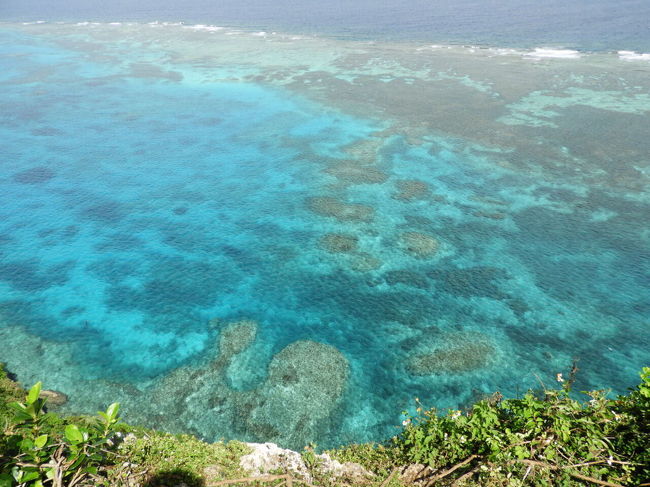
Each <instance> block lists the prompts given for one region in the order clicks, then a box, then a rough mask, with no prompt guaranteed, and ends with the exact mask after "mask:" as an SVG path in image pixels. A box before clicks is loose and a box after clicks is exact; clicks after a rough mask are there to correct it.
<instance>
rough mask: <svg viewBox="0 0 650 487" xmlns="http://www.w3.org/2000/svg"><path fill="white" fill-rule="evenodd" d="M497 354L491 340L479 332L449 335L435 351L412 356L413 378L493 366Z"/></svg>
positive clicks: (409, 366) (410, 370) (459, 372)
mask: <svg viewBox="0 0 650 487" xmlns="http://www.w3.org/2000/svg"><path fill="white" fill-rule="evenodd" d="M494 354H495V348H494V345H492V343H490V341H489V340H488V339H487V338H486V337H484V336H482V335H480V334H478V333H468V332H463V333H453V334H447V335H446V336H445V337H444V338H443V339H442V340H441V343H440V344H438V345H437V346H436V347H435V348H434V349H433V350H431V351H429V352H426V353H422V354H419V355H416V356H414V357H412V358H411V359H410V360H409V361H408V364H407V368H408V370H409V372H410V373H411V374H413V375H431V374H445V373H450V374H462V373H465V372H471V371H473V370H476V369H480V368H483V367H486V366H487V365H489V363H490V361H491V360H492V358H493V356H494Z"/></svg>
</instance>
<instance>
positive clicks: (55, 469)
mask: <svg viewBox="0 0 650 487" xmlns="http://www.w3.org/2000/svg"><path fill="white" fill-rule="evenodd" d="M40 392H41V383H40V382H38V383H37V384H36V385H34V386H33V387H32V388H31V389H30V390H29V393H28V394H27V397H26V398H25V402H11V403H9V404H8V407H9V408H11V409H12V410H13V413H14V414H13V417H12V418H11V420H10V422H9V424H8V425H7V427H6V428H5V430H4V432H3V433H2V438H1V439H0V452H1V453H2V456H1V457H0V487H12V486H21V487H22V486H29V487H43V485H44V484H45V483H47V484H48V485H50V484H51V485H53V486H54V487H62V486H63V485H66V486H69V487H74V486H75V485H78V484H80V483H81V482H83V481H84V480H86V479H87V478H89V477H93V476H97V475H98V472H99V467H101V466H103V465H105V464H106V463H107V457H106V447H107V446H109V435H110V434H111V432H112V430H113V428H114V425H115V424H116V423H117V421H118V411H119V405H118V404H117V403H114V404H111V405H110V406H109V407H108V409H107V410H106V411H105V412H103V411H102V412H99V413H98V414H99V418H98V420H96V421H93V422H87V424H85V425H84V424H76V423H74V422H62V421H60V419H59V418H58V417H57V416H56V415H51V414H47V413H45V410H44V406H45V399H41V398H39V395H40Z"/></svg>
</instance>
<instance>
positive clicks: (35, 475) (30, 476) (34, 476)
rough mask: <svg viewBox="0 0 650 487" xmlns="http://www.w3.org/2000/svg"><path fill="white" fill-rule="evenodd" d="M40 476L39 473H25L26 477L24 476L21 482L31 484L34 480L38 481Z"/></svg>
mask: <svg viewBox="0 0 650 487" xmlns="http://www.w3.org/2000/svg"><path fill="white" fill-rule="evenodd" d="M40 476H41V475H40V474H39V473H38V471H35V472H33V471H32V472H27V473H25V475H23V478H22V479H21V482H30V481H32V480H36V479H37V478H39V477H40Z"/></svg>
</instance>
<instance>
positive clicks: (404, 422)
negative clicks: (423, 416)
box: [402, 419, 411, 426]
mask: <svg viewBox="0 0 650 487" xmlns="http://www.w3.org/2000/svg"><path fill="white" fill-rule="evenodd" d="M409 424H411V420H410V419H405V420H404V421H402V426H408V425H409Z"/></svg>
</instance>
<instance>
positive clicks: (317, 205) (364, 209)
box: [307, 196, 375, 222]
mask: <svg viewBox="0 0 650 487" xmlns="http://www.w3.org/2000/svg"><path fill="white" fill-rule="evenodd" d="M307 207H308V208H309V209H310V210H311V211H312V212H313V213H316V214H317V215H320V216H326V217H330V218H336V219H337V220H339V221H341V222H371V221H372V220H373V218H374V215H375V210H374V209H373V208H372V207H371V206H367V205H361V204H358V203H345V202H343V201H340V200H338V199H336V198H332V197H330V196H315V197H311V198H307Z"/></svg>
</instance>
